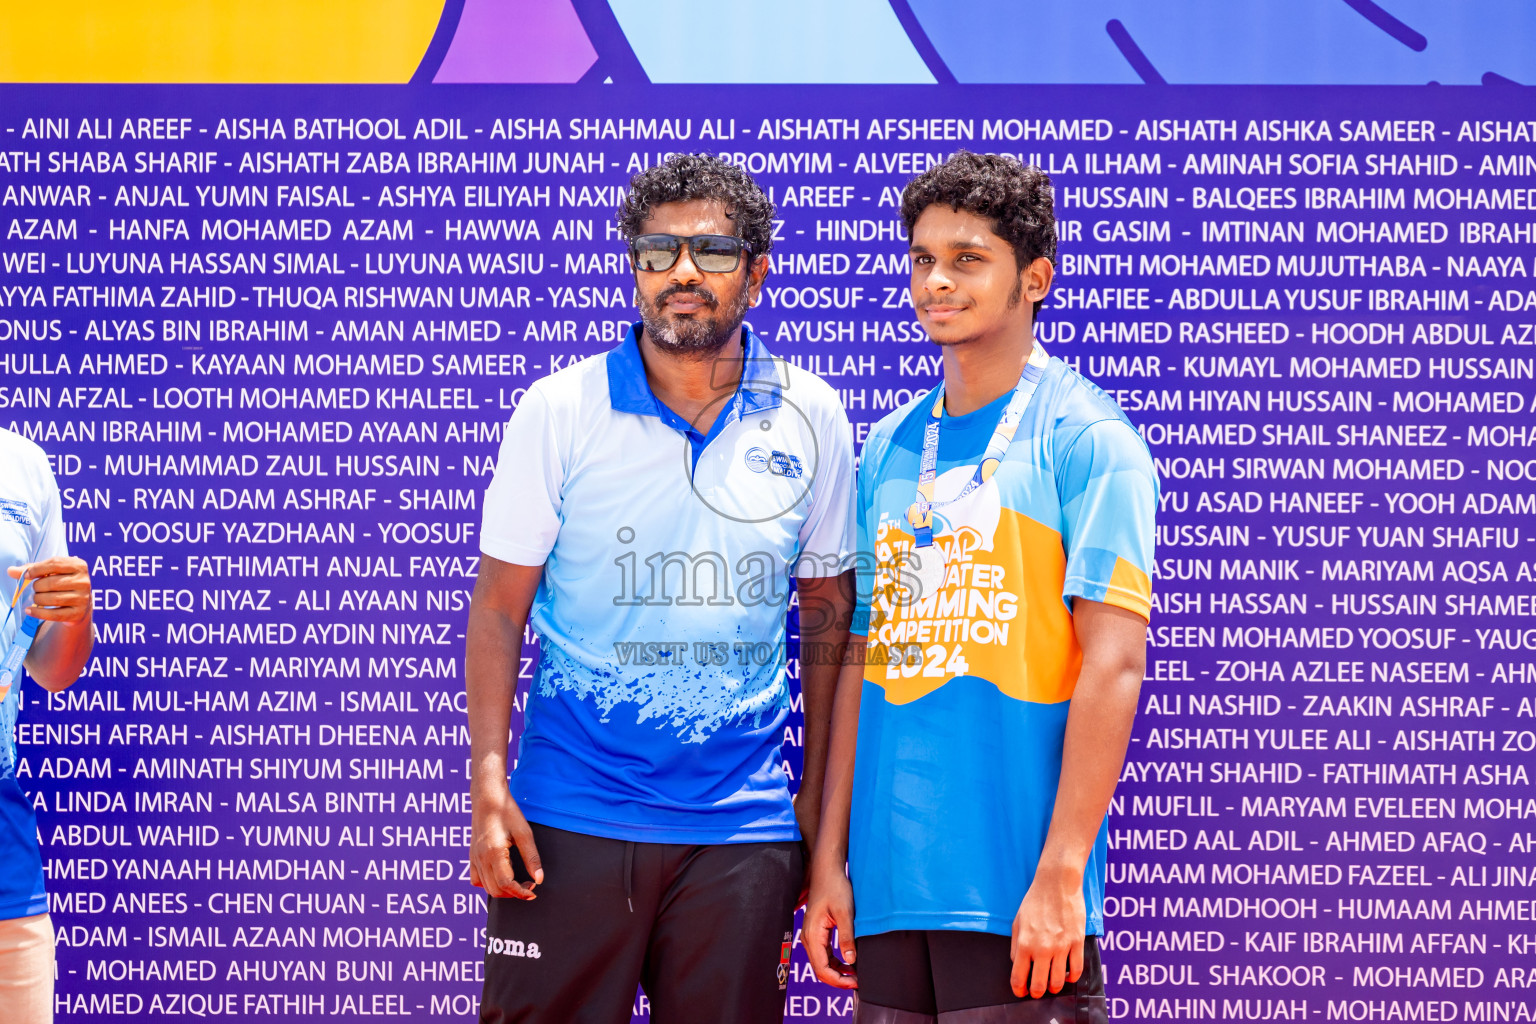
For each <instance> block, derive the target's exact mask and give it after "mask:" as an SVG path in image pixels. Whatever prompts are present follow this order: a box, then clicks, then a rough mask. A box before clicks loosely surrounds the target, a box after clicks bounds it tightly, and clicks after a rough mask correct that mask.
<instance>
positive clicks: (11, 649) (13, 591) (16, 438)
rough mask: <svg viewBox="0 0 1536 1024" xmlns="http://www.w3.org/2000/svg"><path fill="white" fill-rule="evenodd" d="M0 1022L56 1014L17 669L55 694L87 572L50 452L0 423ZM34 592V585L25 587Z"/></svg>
mask: <svg viewBox="0 0 1536 1024" xmlns="http://www.w3.org/2000/svg"><path fill="white" fill-rule="evenodd" d="M0 566H5V567H6V571H5V573H4V574H0V1020H4V1021H5V1022H6V1024H46V1022H48V1021H51V1020H53V971H54V967H53V923H52V920H51V918H50V917H49V916H48V895H47V893H46V892H45V891H44V888H43V862H42V856H41V852H40V851H39V849H38V845H37V820H36V818H35V817H34V816H33V812H32V801H31V799H30V798H29V797H28V796H27V794H26V793H24V792H22V789H21V786H20V784H18V783H17V781H16V749H15V746H14V738H15V735H16V715H17V711H18V709H19V707H20V702H21V683H22V674H21V668H22V666H23V665H24V666H25V667H26V670H27V672H28V673H29V674H30V675H31V676H32V678H33V679H34V680H36V681H37V682H38V684H39V685H41V686H43V687H45V688H47V689H49V690H52V691H54V692H58V691H60V690H63V689H64V688H65V687H67V686H69V685H71V684H72V683H74V681H75V680H76V679H78V678H79V677H80V672H81V670H82V669H83V668H85V663H86V661H87V660H88V659H89V658H90V656H91V644H92V635H91V579H90V573H89V571H88V570H87V567H86V564H85V562H84V561H82V560H81V559H79V558H73V557H71V556H70V554H69V552H68V551H67V550H66V549H65V543H64V519H63V514H62V507H61V504H60V499H59V486H58V483H57V482H56V481H55V480H54V476H53V470H52V469H51V468H49V466H48V456H46V455H45V454H43V450H42V449H41V448H39V447H38V446H37V445H36V444H34V443H32V442H31V441H29V440H27V439H26V438H24V437H22V436H21V435H19V434H16V433H13V432H12V431H9V430H3V429H0ZM29 590H30V593H29Z"/></svg>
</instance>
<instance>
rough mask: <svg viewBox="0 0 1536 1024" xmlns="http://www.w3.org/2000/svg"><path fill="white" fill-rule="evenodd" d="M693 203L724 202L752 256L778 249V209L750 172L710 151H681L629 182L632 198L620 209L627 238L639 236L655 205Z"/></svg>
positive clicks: (621, 221) (619, 214)
mask: <svg viewBox="0 0 1536 1024" xmlns="http://www.w3.org/2000/svg"><path fill="white" fill-rule="evenodd" d="M693 199H716V200H719V201H720V202H722V203H724V204H725V211H726V216H728V217H730V218H731V220H732V221H733V222H735V225H736V235H737V237H739V238H741V239H742V240H743V241H744V242H746V243H747V247H748V248H749V249H751V250H752V255H753V256H766V255H767V254H768V251H769V250H770V249H772V248H773V213H774V209H773V204H772V203H771V202H769V201H768V197H767V195H765V194H764V193H763V190H762V189H761V188H759V187H758V184H757V182H755V181H753V180H752V177H751V175H749V174H747V172H746V171H744V170H742V169H741V168H740V167H737V166H736V165H735V164H733V163H729V162H727V161H725V160H722V159H721V158H720V157H718V156H712V155H710V154H708V153H676V154H673V155H672V156H670V157H668V158H667V159H666V160H665V161H663V162H662V163H659V164H657V165H656V166H655V167H647V168H646V169H645V170H643V171H641V172H640V173H638V174H636V175H635V176H634V177H633V178H630V179H629V194H628V195H626V196H625V197H624V204H623V205H622V206H620V207H619V213H618V217H617V219H618V222H619V228H620V230H622V231H623V232H624V237H625V238H627V239H628V238H634V237H635V236H636V235H638V234H641V225H642V224H644V223H645V220H646V218H647V217H649V216H650V215H651V211H652V210H654V209H655V208H656V207H658V206H660V205H662V204H663V203H684V202H688V201H689V200H693Z"/></svg>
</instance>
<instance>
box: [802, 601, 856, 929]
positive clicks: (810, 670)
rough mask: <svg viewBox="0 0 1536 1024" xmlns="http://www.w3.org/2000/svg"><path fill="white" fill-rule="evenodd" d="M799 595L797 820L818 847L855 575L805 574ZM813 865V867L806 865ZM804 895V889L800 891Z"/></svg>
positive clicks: (804, 835) (807, 840)
mask: <svg viewBox="0 0 1536 1024" xmlns="http://www.w3.org/2000/svg"><path fill="white" fill-rule="evenodd" d="M795 585H796V587H797V588H798V590H799V594H800V693H801V698H802V699H801V704H802V708H803V710H804V715H805V735H804V741H803V745H802V746H801V748H800V749H801V753H802V755H803V758H804V760H803V763H802V767H801V770H800V790H799V792H798V793H797V794H796V795H795V820H796V822H798V823H799V825H800V835H801V837H802V838H804V840H805V844H806V846H807V847H808V848H809V849H811V850H815V849H816V836H817V833H818V831H819V829H820V825H821V814H822V799H821V794H822V787H823V784H824V782H825V780H826V773H827V738H828V734H829V733H830V732H831V725H832V702H833V696H834V694H835V693H836V691H837V685H838V684H837V678H838V672H839V670H840V669H841V668H842V664H843V654H844V650H845V648H846V644H847V640H848V622H849V619H850V617H851V616H852V614H853V588H854V574H853V573H852V572H851V571H850V572H845V573H843V574H842V575H841V576H805V577H801V578H800V579H799V580H797V581H796V584H795ZM807 869H809V865H807ZM801 896H802V899H803V898H804V893H802V894H801Z"/></svg>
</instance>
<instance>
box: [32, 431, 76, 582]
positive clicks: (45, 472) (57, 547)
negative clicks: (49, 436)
mask: <svg viewBox="0 0 1536 1024" xmlns="http://www.w3.org/2000/svg"><path fill="white" fill-rule="evenodd" d="M38 476H39V477H40V478H41V480H42V488H43V524H42V528H43V533H42V536H40V537H39V538H38V541H37V556H36V561H39V562H41V561H42V560H43V559H45V558H62V557H64V556H65V555H68V554H69V545H68V544H67V543H66V542H65V540H64V511H63V510H64V502H63V499H61V498H60V497H59V481H58V480H57V479H56V478H55V477H54V475H53V469H52V467H50V466H49V465H48V457H47V456H46V455H45V456H43V458H42V465H41V466H40V467H39V468H38Z"/></svg>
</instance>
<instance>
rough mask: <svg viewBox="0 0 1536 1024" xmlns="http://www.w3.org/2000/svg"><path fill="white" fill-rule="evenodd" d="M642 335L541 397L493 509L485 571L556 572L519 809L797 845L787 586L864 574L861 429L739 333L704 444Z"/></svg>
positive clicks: (525, 409)
mask: <svg viewBox="0 0 1536 1024" xmlns="http://www.w3.org/2000/svg"><path fill="white" fill-rule="evenodd" d="M639 331H640V325H639V324H636V325H634V326H632V327H631V328H630V331H629V334H628V336H627V337H626V338H625V340H624V342H623V344H621V345H620V346H619V347H618V348H616V349H614V350H612V351H611V352H609V353H607V354H606V355H604V356H597V357H594V358H591V359H587V360H585V361H583V362H581V363H578V364H576V365H575V366H571V367H567V368H566V369H564V370H561V371H559V372H557V373H554V374H551V375H550V376H548V377H545V378H543V379H542V380H539V381H537V382H536V383H534V384H533V385H532V386H531V387H530V388H529V389H528V391H527V393H526V394H525V395H524V397H523V399H522V401H521V402H519V404H518V407H517V409H516V410H515V411H514V412H513V414H512V418H511V420H510V421H509V422H508V424H507V431H506V435H505V437H504V439H503V441H502V445H501V455H500V457H499V460H498V462H497V466H496V475H495V478H494V479H493V480H492V482H491V485H490V487H489V488H488V489H487V491H486V495H485V510H484V521H483V525H482V528H481V533H480V549H481V551H483V552H484V553H485V554H486V555H489V556H491V557H492V558H497V559H500V560H501V561H504V562H511V563H513V564H516V565H543V566H544V580H543V583H542V584H541V585H540V587H539V590H538V594H537V596H536V597H535V599H534V603H533V609H532V614H531V616H530V620H529V621H530V624H531V625H532V626H533V628H534V629H536V630H537V631H538V633H539V635H540V637H541V643H540V652H541V656H540V660H539V666H538V673H537V677H536V678H535V680H534V682H533V685H532V687H531V689H530V692H529V699H528V707H527V712H526V717H525V722H524V729H523V734H522V737H521V740H520V741H519V744H518V752H517V766H516V769H515V770H514V771H513V773H512V778H511V788H512V794H513V796H514V797H515V798H516V799H517V801H518V804H519V805H520V806H521V807H522V810H523V813H524V814H525V815H526V816H527V817H528V819H529V820H530V821H536V822H540V823H542V824H545V825H549V826H552V827H555V828H561V829H567V830H569V831H574V832H582V833H586V834H588V835H596V836H606V837H609V838H614V839H626V840H635V841H643V842H658V843H727V842H768V841H779V840H789V839H796V838H798V837H799V831H798V829H797V827H796V825H795V818H794V809H793V807H792V805H791V804H790V798H789V790H788V785H787V778H786V776H785V773H784V768H783V760H782V755H781V753H780V749H779V748H780V744H781V742H782V740H783V734H784V725H785V720H786V718H787V717H788V714H789V688H788V685H787V682H786V679H785V657H784V641H785V626H784V614H785V610H786V607H787V604H788V597H789V595H788V583H789V577H790V576H791V575H793V576H796V577H800V578H806V577H816V576H832V575H837V574H839V573H841V572H842V571H843V570H844V569H845V568H847V567H849V566H850V564H851V563H850V559H851V557H852V553H853V551H854V545H855V539H854V517H853V510H852V494H853V435H852V430H851V428H850V427H849V424H848V417H847V414H846V413H845V412H844V411H843V406H842V403H841V401H839V399H838V397H837V393H836V392H835V391H834V390H833V389H832V388H831V387H829V386H828V385H827V384H826V383H825V382H823V381H822V380H821V379H820V378H818V377H816V376H815V375H814V374H811V373H809V372H806V371H803V370H801V369H799V368H798V367H795V366H792V365H790V364H788V363H785V362H783V361H781V360H777V359H774V358H772V357H770V356H769V354H768V351H767V349H766V348H765V347H764V345H763V343H762V341H761V340H760V339H759V338H758V337H757V336H756V335H754V334H753V333H752V332H751V331H750V329H747V328H743V334H742V339H743V345H744V349H745V353H746V359H745V364H744V369H743V372H742V374H741V382H740V384H739V386H738V387H737V389H736V390H735V392H734V393H732V394H730V395H729V397H728V398H726V399H724V401H725V403H726V405H725V409H724V411H723V413H722V414H721V415H720V416H719V418H718V419H717V421H716V423H715V425H714V426H713V428H712V429H710V431H709V432H708V434H702V435H701V434H700V433H699V432H697V431H695V430H693V429H692V428H691V427H689V426H688V424H687V423H686V422H684V421H683V420H681V419H680V418H679V417H678V416H677V415H676V414H674V413H673V412H672V411H671V410H670V409H668V408H666V407H665V406H664V405H662V403H661V402H659V401H658V400H657V398H656V396H655V395H654V394H653V393H652V391H651V388H650V384H649V383H648V381H647V380H646V376H645V365H644V363H643V362H642V360H641V356H640V348H639Z"/></svg>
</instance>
